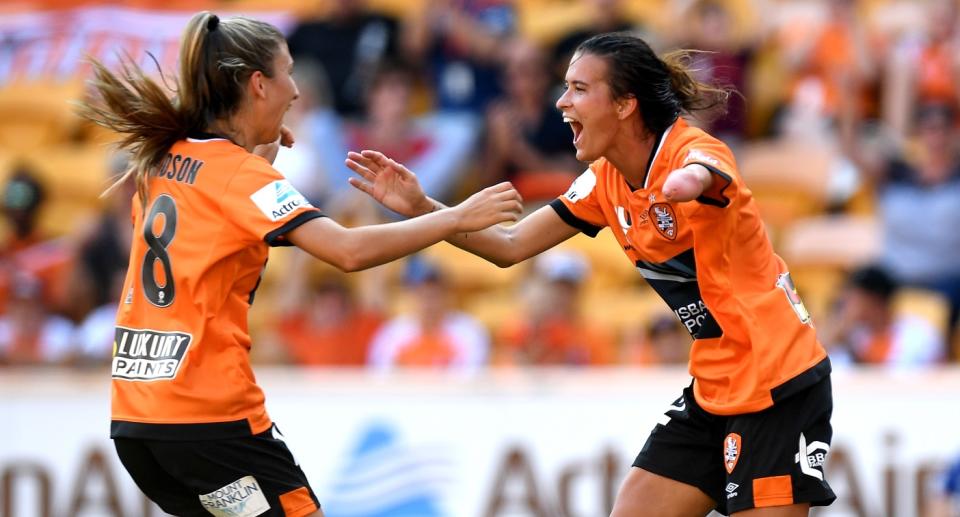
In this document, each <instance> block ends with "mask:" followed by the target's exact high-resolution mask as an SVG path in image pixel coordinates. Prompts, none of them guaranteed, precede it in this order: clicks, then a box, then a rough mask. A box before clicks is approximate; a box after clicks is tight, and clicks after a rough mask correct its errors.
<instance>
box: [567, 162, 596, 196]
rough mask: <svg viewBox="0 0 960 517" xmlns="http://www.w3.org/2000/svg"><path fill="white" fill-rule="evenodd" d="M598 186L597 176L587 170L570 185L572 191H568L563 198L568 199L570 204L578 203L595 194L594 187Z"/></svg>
mask: <svg viewBox="0 0 960 517" xmlns="http://www.w3.org/2000/svg"><path fill="white" fill-rule="evenodd" d="M596 186H597V176H596V175H594V174H593V170H591V169H587V170H585V171H583V174H581V175H580V176H578V177H577V179H575V180H573V183H572V184H571V185H570V189H569V190H567V193H566V194H564V195H563V197H565V198H567V199H568V200H569V201H570V202H572V203H576V202H577V201H580V200H581V199H583V198H585V197H587V196H589V195H590V193H591V192H593V189H594V187H596Z"/></svg>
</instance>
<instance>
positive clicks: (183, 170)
mask: <svg viewBox="0 0 960 517" xmlns="http://www.w3.org/2000/svg"><path fill="white" fill-rule="evenodd" d="M201 167H203V162H202V161H200V160H197V159H196V158H192V157H190V156H183V155H179V154H173V153H167V155H166V156H164V157H163V160H162V161H161V162H160V166H159V167H157V169H156V170H155V171H154V173H153V175H154V176H156V177H158V178H167V179H169V180H175V181H179V182H181V183H186V184H188V185H193V183H194V182H195V181H197V174H199V173H200V168H201Z"/></svg>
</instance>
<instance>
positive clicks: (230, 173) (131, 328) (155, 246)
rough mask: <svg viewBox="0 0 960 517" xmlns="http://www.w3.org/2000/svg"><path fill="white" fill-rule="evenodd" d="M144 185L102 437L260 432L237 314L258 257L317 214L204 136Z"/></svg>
mask: <svg viewBox="0 0 960 517" xmlns="http://www.w3.org/2000/svg"><path fill="white" fill-rule="evenodd" d="M147 181H148V187H149V197H148V199H147V201H146V203H145V204H141V203H140V200H139V197H138V196H134V203H133V210H132V215H133V231H134V238H133V245H132V249H131V253H130V263H129V267H128V269H127V276H126V280H125V282H124V286H123V296H122V299H121V300H120V306H119V309H118V311H117V329H116V339H115V341H114V351H113V362H112V376H113V386H112V421H113V422H112V426H111V435H112V436H114V437H130V438H154V439H177V438H186V439H194V440H195V439H202V438H205V437H210V438H221V437H235V436H249V435H255V434H258V433H261V432H263V431H265V430H267V429H268V428H269V427H270V425H271V421H270V418H269V416H267V412H266V409H265V407H264V396H263V392H262V391H261V390H260V388H259V387H258V386H257V384H256V381H255V379H254V375H253V371H252V370H251V368H250V361H249V351H250V345H251V343H250V336H249V334H248V332H247V311H248V309H249V307H250V304H251V303H252V302H253V296H254V292H255V290H256V288H257V285H258V284H259V281H260V274H261V272H262V270H263V268H264V266H265V265H266V261H267V254H268V248H269V246H278V245H288V244H289V243H288V242H287V241H286V240H285V237H284V235H285V234H286V233H287V232H289V231H291V230H293V229H294V228H296V227H298V226H299V225H301V224H303V223H305V222H306V221H308V220H310V219H313V218H316V217H321V216H322V214H321V213H320V211H319V210H317V209H316V208H313V207H312V206H311V205H310V203H309V202H307V200H306V199H305V198H304V197H303V196H302V195H301V194H300V193H299V192H297V190H296V189H294V188H293V186H291V185H290V183H289V182H287V181H286V180H285V179H284V177H283V176H282V175H281V174H280V173H279V172H277V171H276V170H275V169H273V167H271V166H270V164H269V163H267V161H266V160H264V159H263V158H261V157H259V156H256V155H253V154H250V153H248V152H247V151H246V150H244V149H243V148H242V147H239V146H237V145H235V144H234V143H232V142H230V141H229V140H226V139H222V138H216V137H212V136H205V137H203V138H197V139H194V138H191V139H187V140H184V141H180V142H177V143H176V144H174V145H173V146H172V148H171V149H170V151H169V153H168V154H167V156H166V158H165V159H164V160H163V161H162V163H161V164H160V166H159V167H158V168H157V169H155V170H154V171H152V172H151V173H150V174H149V176H148V180H147Z"/></svg>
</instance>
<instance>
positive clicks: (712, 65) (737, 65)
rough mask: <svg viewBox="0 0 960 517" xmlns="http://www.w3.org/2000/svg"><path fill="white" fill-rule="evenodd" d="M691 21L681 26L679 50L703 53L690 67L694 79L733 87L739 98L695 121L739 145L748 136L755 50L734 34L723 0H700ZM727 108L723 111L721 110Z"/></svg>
mask: <svg viewBox="0 0 960 517" xmlns="http://www.w3.org/2000/svg"><path fill="white" fill-rule="evenodd" d="M689 13H690V16H689V18H686V17H685V18H684V22H683V23H682V24H679V25H680V26H678V27H677V33H678V34H681V35H683V40H681V41H678V42H677V46H678V47H679V48H689V49H695V50H701V51H704V52H697V53H694V54H692V56H691V57H692V61H691V63H690V68H691V69H692V70H694V77H695V78H696V79H697V80H698V81H700V82H702V83H704V84H710V85H713V86H719V87H724V88H732V89H733V90H735V91H737V92H738V93H739V95H731V96H730V98H729V100H728V102H727V103H726V105H725V106H723V105H722V104H718V105H717V106H716V107H715V108H714V109H713V110H706V112H705V113H702V114H698V116H697V117H696V118H694V119H693V122H694V123H695V124H696V125H697V126H698V127H702V128H703V129H704V130H705V131H707V132H708V133H710V134H712V135H716V136H717V138H720V139H722V140H724V141H726V142H727V143H728V144H730V145H736V144H739V143H740V142H742V141H743V140H744V138H746V136H747V113H746V102H745V101H744V99H746V98H749V96H750V92H749V91H747V84H748V83H747V78H748V76H749V74H750V64H751V62H752V59H753V57H754V56H753V48H752V47H751V46H750V45H749V44H743V43H741V42H739V41H738V40H737V38H736V33H735V32H734V20H733V14H732V13H731V12H730V11H729V9H728V7H727V6H726V4H725V3H724V2H722V1H720V0H700V1H698V2H695V3H694V4H693V5H692V6H691V7H690V9H689ZM721 106H723V109H721Z"/></svg>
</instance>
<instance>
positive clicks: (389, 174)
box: [347, 151, 580, 267]
mask: <svg viewBox="0 0 960 517" xmlns="http://www.w3.org/2000/svg"><path fill="white" fill-rule="evenodd" d="M347 166H348V167H350V168H351V169H352V170H353V171H354V172H356V173H357V174H358V175H360V177H361V178H362V179H357V178H350V184H351V185H353V186H354V187H356V188H357V189H359V190H361V191H362V192H364V193H366V194H368V195H370V196H371V197H373V198H374V199H375V200H377V201H378V202H380V203H381V204H383V205H384V206H386V207H387V208H389V209H391V210H393V211H395V212H397V213H399V214H401V215H405V216H407V217H416V216H420V215H422V214H430V213H431V212H436V211H438V210H440V211H442V210H444V209H446V208H445V207H444V205H442V204H441V203H439V202H437V201H435V200H433V199H430V198H429V197H428V196H426V195H425V194H424V192H423V190H422V189H421V188H420V185H419V183H418V182H417V179H416V175H415V174H413V173H412V172H410V170H409V169H407V168H406V167H404V166H403V165H402V164H399V163H397V162H396V161H394V160H392V159H390V158H387V157H386V156H384V155H383V154H382V153H379V152H376V151H363V153H353V152H352V153H350V154H349V155H348V160H347ZM579 231H580V230H578V229H577V228H575V227H573V226H570V225H569V224H567V223H566V222H565V221H564V220H563V219H561V218H560V216H559V215H558V214H557V212H556V211H555V210H554V209H553V208H551V207H549V206H545V207H542V208H540V209H539V210H537V211H535V212H533V213H532V214H530V215H528V216H527V217H524V218H523V219H522V220H520V221H519V222H518V223H517V224H514V225H511V226H501V225H496V226H491V227H489V228H486V229H483V230H480V231H473V232H462V231H461V232H456V233H455V234H453V235H451V236H449V237H447V239H446V240H447V242H449V243H451V244H453V245H454V246H456V247H458V248H460V249H462V250H465V251H468V252H470V253H473V254H474V255H477V256H478V257H481V258H483V259H485V260H487V261H489V262H492V263H494V264H496V265H497V266H500V267H509V266H512V265H514V264H516V263H518V262H522V261H524V260H526V259H528V258H530V257H532V256H534V255H537V254H539V253H541V252H543V251H546V250H548V249H550V248H552V247H554V246H556V245H557V244H560V243H561V242H563V241H565V240H567V239H569V238H570V237H573V236H574V235H576V234H577V233H579Z"/></svg>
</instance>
